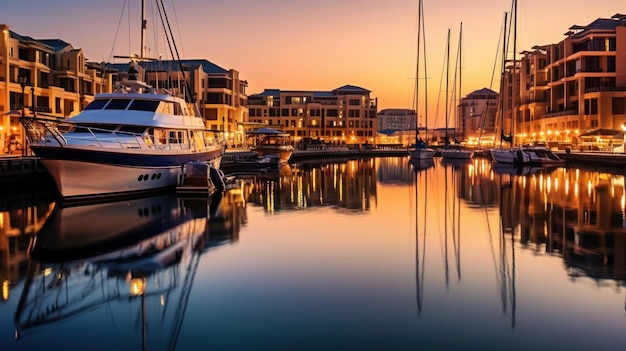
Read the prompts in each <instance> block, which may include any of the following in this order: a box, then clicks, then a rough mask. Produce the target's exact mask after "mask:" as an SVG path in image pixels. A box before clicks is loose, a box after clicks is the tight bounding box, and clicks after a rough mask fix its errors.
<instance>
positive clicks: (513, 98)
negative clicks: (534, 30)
mask: <svg viewBox="0 0 626 351" xmlns="http://www.w3.org/2000/svg"><path fill="white" fill-rule="evenodd" d="M516 73H517V0H513V71H512V73H511V105H512V109H511V111H512V113H511V146H513V145H515V143H514V141H515V123H516V122H517V103H516V98H517V96H516V92H515V76H516Z"/></svg>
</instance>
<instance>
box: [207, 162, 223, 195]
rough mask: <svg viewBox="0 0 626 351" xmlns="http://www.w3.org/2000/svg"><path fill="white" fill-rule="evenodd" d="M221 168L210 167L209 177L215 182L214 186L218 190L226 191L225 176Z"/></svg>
mask: <svg viewBox="0 0 626 351" xmlns="http://www.w3.org/2000/svg"><path fill="white" fill-rule="evenodd" d="M223 174H224V173H222V171H221V170H219V169H216V168H213V167H210V168H209V177H210V179H211V182H212V183H213V186H215V189H217V191H224V190H225V189H226V184H225V183H224V177H223Z"/></svg>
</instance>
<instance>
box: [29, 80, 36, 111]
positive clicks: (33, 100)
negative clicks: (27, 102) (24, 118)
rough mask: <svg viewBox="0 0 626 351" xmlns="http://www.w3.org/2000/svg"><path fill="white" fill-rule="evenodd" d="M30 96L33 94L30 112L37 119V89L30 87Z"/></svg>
mask: <svg viewBox="0 0 626 351" xmlns="http://www.w3.org/2000/svg"><path fill="white" fill-rule="evenodd" d="M30 94H31V99H32V104H31V108H30V110H31V111H32V113H33V117H35V116H37V112H36V111H35V87H34V86H32V87H30Z"/></svg>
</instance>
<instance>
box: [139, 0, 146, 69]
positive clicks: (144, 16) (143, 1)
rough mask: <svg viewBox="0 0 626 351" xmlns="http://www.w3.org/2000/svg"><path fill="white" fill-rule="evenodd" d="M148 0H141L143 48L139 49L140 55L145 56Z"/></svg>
mask: <svg viewBox="0 0 626 351" xmlns="http://www.w3.org/2000/svg"><path fill="white" fill-rule="evenodd" d="M146 23H147V21H146V0H142V1H141V32H140V33H141V49H140V50H139V57H141V58H143V57H144V53H145V41H146Z"/></svg>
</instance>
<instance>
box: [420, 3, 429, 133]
mask: <svg viewBox="0 0 626 351" xmlns="http://www.w3.org/2000/svg"><path fill="white" fill-rule="evenodd" d="M420 8H421V13H422V16H421V17H422V41H423V42H424V44H423V45H422V46H423V47H424V49H423V51H424V114H425V115H426V118H425V119H424V127H425V130H426V132H425V134H426V143H428V70H427V68H426V25H425V22H424V2H423V1H422V0H420Z"/></svg>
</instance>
